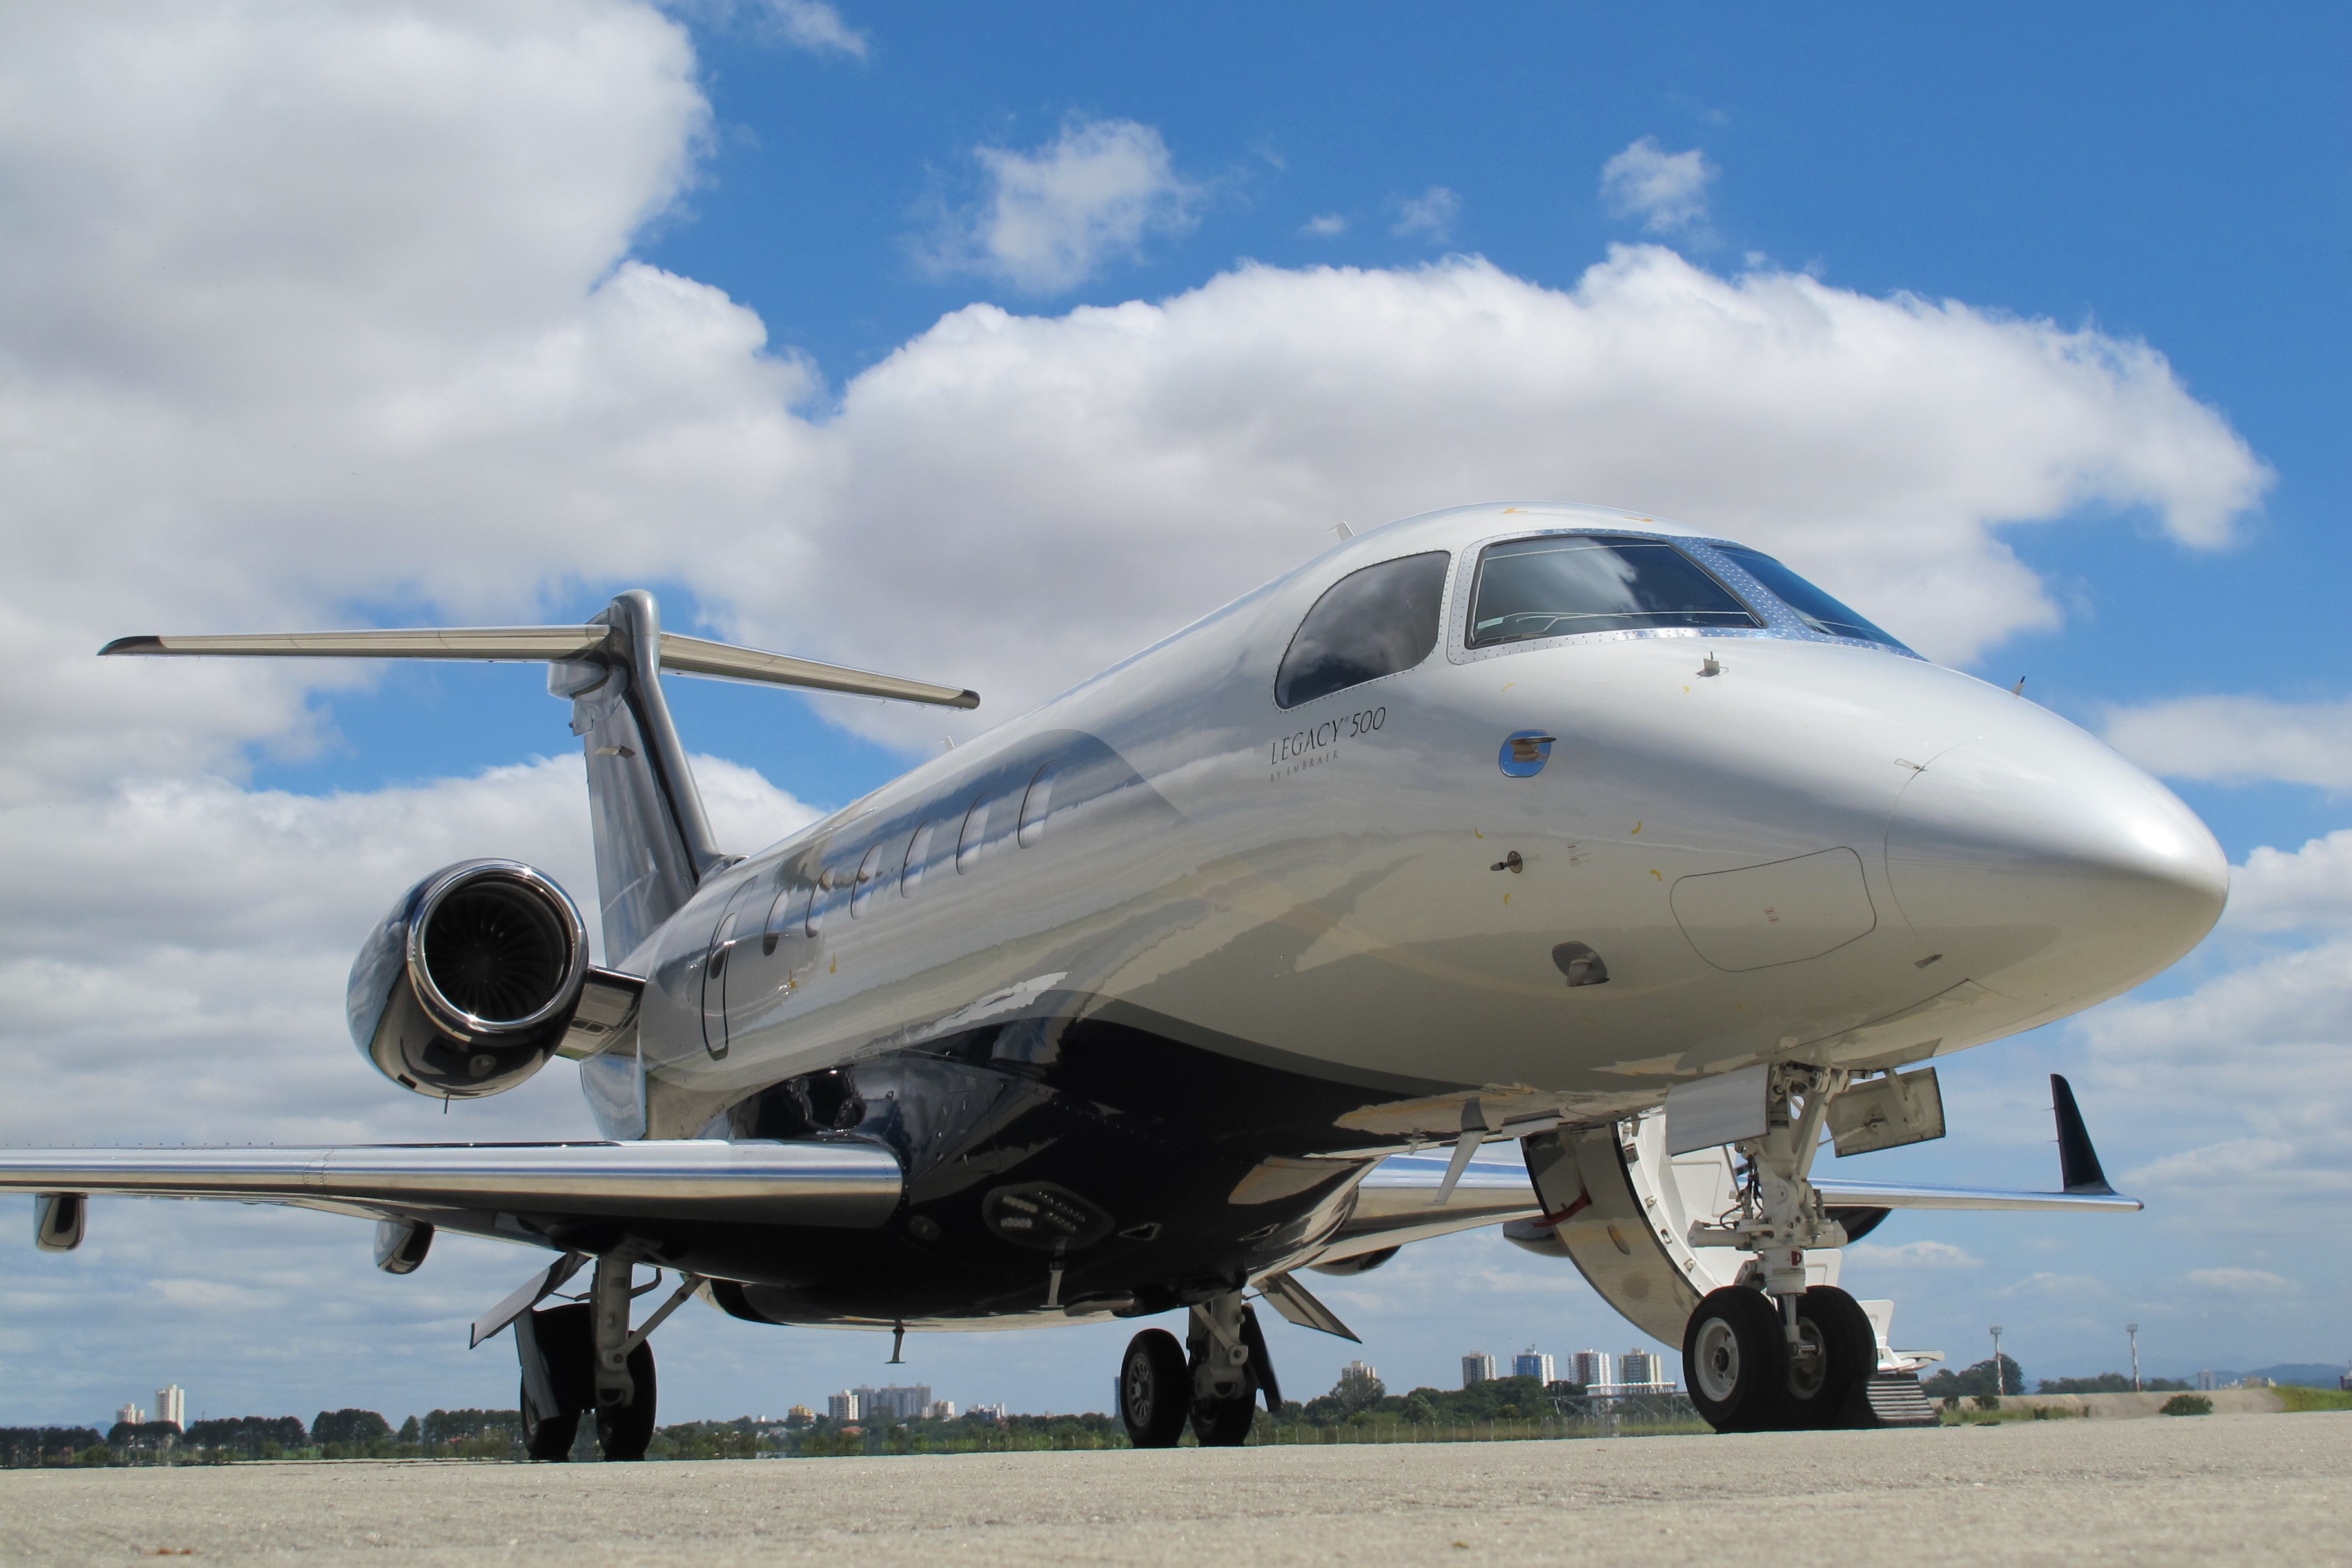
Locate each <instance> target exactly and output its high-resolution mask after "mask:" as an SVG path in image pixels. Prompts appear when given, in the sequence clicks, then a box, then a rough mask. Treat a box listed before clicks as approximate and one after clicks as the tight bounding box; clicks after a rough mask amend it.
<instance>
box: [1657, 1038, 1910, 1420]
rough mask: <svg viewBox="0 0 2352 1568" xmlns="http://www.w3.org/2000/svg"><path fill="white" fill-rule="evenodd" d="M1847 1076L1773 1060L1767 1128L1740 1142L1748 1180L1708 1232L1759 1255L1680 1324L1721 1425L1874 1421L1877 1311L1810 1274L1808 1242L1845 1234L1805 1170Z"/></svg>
mask: <svg viewBox="0 0 2352 1568" xmlns="http://www.w3.org/2000/svg"><path fill="white" fill-rule="evenodd" d="M1846 1077H1847V1075H1846V1073H1845V1071H1844V1070H1843V1068H1812V1067H1804V1066H1801V1065H1795V1064H1787V1063H1784V1064H1780V1065H1779V1066H1776V1067H1774V1068H1772V1070H1771V1073H1770V1076H1769V1079H1768V1085H1767V1091H1766V1093H1767V1099H1766V1117H1765V1131H1764V1132H1763V1134H1762V1135H1761V1136H1760V1137H1757V1138H1751V1139H1748V1140H1746V1141H1745V1142H1741V1143H1740V1144H1739V1145H1738V1148H1739V1151H1740V1152H1741V1153H1742V1154H1744V1155H1745V1156H1746V1157H1747V1160H1748V1184H1747V1186H1746V1188H1745V1189H1744V1190H1743V1191H1742V1192H1741V1194H1740V1195H1739V1207H1738V1212H1737V1214H1736V1215H1734V1216H1733V1218H1732V1219H1731V1221H1730V1223H1729V1224H1727V1225H1724V1226H1716V1227H1710V1228H1711V1229H1712V1232H1713V1234H1712V1235H1711V1236H1709V1237H1707V1239H1709V1240H1712V1241H1713V1242H1715V1243H1716V1244H1717V1245H1718V1246H1730V1247H1740V1248H1742V1249H1744V1250H1746V1251H1748V1252H1749V1253H1752V1254H1753V1255H1754V1256H1753V1258H1751V1260H1750V1261H1749V1262H1748V1264H1747V1265H1746V1266H1745V1267H1744V1268H1742V1269H1741V1270H1740V1278H1739V1282H1738V1283H1737V1284H1734V1285H1728V1286H1726V1287H1724V1288H1723V1289H1718V1290H1713V1291H1710V1292H1708V1293H1707V1295H1706V1297H1705V1298H1704V1299H1702V1300H1700V1302H1699V1304H1698V1307H1697V1309H1696V1310H1695V1311H1693V1312H1692V1313H1691V1315H1690V1321H1689V1322H1688V1323H1687V1324H1686V1325H1685V1328H1684V1330H1683V1369H1684V1374H1685V1386H1686V1387H1687V1388H1688V1389H1689V1390H1690V1398H1691V1403H1692V1404H1693V1405H1696V1406H1697V1407H1698V1413H1699V1414H1700V1415H1702V1416H1704V1417H1706V1421H1707V1424H1708V1425H1709V1426H1713V1427H1714V1428H1715V1429H1716V1430H1717V1431H1718V1432H1768V1431H1788V1430H1791V1429H1795V1428H1799V1427H1810V1426H1850V1425H1868V1424H1872V1423H1871V1422H1870V1421H1869V1419H1868V1418H1867V1410H1866V1401H1865V1397H1864V1395H1865V1391H1866V1389H1867V1387H1868V1385H1869V1383H1870V1376H1871V1373H1873V1372H1874V1371H1876V1370H1877V1366H1878V1338H1877V1335H1876V1333H1875V1332H1874V1331H1873V1330H1872V1328H1871V1326H1870V1319H1869V1316H1868V1314H1866V1313H1864V1311H1863V1310H1862V1307H1861V1304H1860V1303H1858V1302H1857V1301H1855V1300H1854V1299H1853V1297H1852V1296H1849V1295H1847V1294H1846V1293H1845V1292H1844V1291H1843V1290H1841V1289H1837V1288H1836V1287H1835V1286H1832V1285H1814V1286H1808V1285H1807V1284H1806V1283H1805V1251H1806V1249H1807V1248H1808V1247H1843V1246H1844V1245H1845V1242H1846V1235H1845V1227H1844V1226H1841V1225H1840V1224H1838V1222H1837V1221H1835V1220H1833V1219H1831V1218H1830V1217H1829V1216H1828V1215H1826V1214H1825V1213H1824V1212H1823V1209H1822V1195H1821V1194H1820V1192H1819V1191H1817V1190H1816V1189H1815V1188H1814V1186H1813V1184H1812V1183H1811V1181H1810V1180H1809V1179H1808V1174H1809V1173H1810V1172H1811V1169H1812V1163H1813V1154H1814V1152H1815V1150H1816V1148H1817V1147H1818V1146H1819V1144H1820V1142H1821V1135H1822V1124H1823V1123H1824V1121H1826V1120H1827V1118H1828V1115H1829V1108H1830V1101H1831V1100H1833V1099H1835V1098H1836V1097H1837V1095H1838V1093H1839V1092H1840V1091H1841V1090H1843V1089H1844V1088H1845V1084H1846Z"/></svg>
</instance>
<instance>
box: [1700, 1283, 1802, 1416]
mask: <svg viewBox="0 0 2352 1568" xmlns="http://www.w3.org/2000/svg"><path fill="white" fill-rule="evenodd" d="M1683 1385H1684V1387H1685V1388H1687V1389H1688V1390H1689V1391H1690V1401H1691V1404H1693V1405H1696V1406H1697V1408H1698V1413H1699V1415H1701V1416H1702V1417H1704V1418H1705V1419H1706V1424H1707V1425H1708V1426H1712V1427H1714V1428H1715V1429H1716V1430H1717V1431H1718V1432H1769V1431H1774V1430H1777V1429H1779V1428H1780V1427H1782V1426H1787V1425H1789V1422H1788V1419H1787V1409H1788V1403H1789V1342H1788V1337H1787V1334H1786V1332H1785V1331H1783V1329H1782V1327H1781V1324H1780V1310H1779V1309H1778V1308H1776V1307H1775V1306H1774V1305H1773V1302H1772V1298H1770V1297H1769V1296H1767V1295H1765V1294H1764V1293H1763V1292H1762V1291H1761V1290H1756V1289H1749V1288H1748V1287H1747V1286H1745V1285H1727V1286H1725V1287H1723V1288H1722V1289H1718V1290H1710V1291H1709V1292H1707V1294H1706V1297H1705V1298H1704V1299H1703V1300H1700V1302H1699V1304H1698V1307H1697V1309H1696V1310H1694V1311H1693V1312H1692V1313H1691V1315H1690V1321H1689V1322H1687V1323H1686V1324H1685V1325H1684V1327H1683Z"/></svg>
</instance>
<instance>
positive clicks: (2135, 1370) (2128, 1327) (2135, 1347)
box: [2124, 1323, 2139, 1394]
mask: <svg viewBox="0 0 2352 1568" xmlns="http://www.w3.org/2000/svg"><path fill="white" fill-rule="evenodd" d="M2124 1332H2126V1333H2127V1334H2129V1335H2130V1336H2131V1347H2132V1392H2133V1393H2134V1394H2137V1393H2138V1392H2139V1325H2138V1324H2137V1323H2126V1324H2125V1325H2124Z"/></svg>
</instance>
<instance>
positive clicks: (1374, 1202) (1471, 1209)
mask: <svg viewBox="0 0 2352 1568" xmlns="http://www.w3.org/2000/svg"><path fill="white" fill-rule="evenodd" d="M2052 1090H2053V1095H2054V1097H2055V1105H2054V1108H2053V1109H2054V1110H2055V1112H2056V1116H2057V1123H2058V1155H2059V1173H2060V1174H2059V1180H2060V1182H2061V1184H2062V1185H2061V1187H2060V1189H2059V1190H2058V1191H2055V1192H2017V1191H2011V1190H2007V1189H2002V1188H1996V1187H1944V1186H1921V1185H1917V1184H1906V1183H1900V1182H1857V1181H1849V1180H1845V1179H1843V1178H1840V1177H1836V1176H1822V1175H1817V1176H1814V1177H1813V1178H1812V1183H1813V1185H1814V1187H1815V1188H1816V1189H1818V1190H1819V1191H1820V1193H1821V1194H1822V1198H1823V1200H1824V1201H1825V1202H1826V1203H1827V1204H1828V1205H1829V1206H1831V1207H1832V1208H1833V1209H1848V1208H1850V1209H1996V1210H2010V1211H2019V1210H2073V1211H2077V1212H2080V1211H2085V1210H2087V1211H2092V1212H2099V1213H2107V1214H2117V1213H2124V1214H2129V1213H2135V1212H2137V1211H2138V1210H2139V1209H2141V1208H2143V1207H2145V1206H2146V1205H2143V1204H2142V1203H2141V1202H2140V1201H2139V1200H2138V1199H2137V1198H2134V1197H2126V1196H2125V1195H2124V1194H2121V1193H2118V1192H2116V1190H2115V1189H2114V1188H2113V1187H2111V1186H2109V1185H2108V1184H2107V1178H2106V1174H2105V1172H2104V1171H2103V1170H2102V1169H2101V1167H2100V1165H2099V1157H2098V1155H2097V1153H2096V1152H2095V1151H2094V1150H2093V1149H2092V1147H2091V1140H2090V1135H2089V1133H2088V1132H2086V1131H2084V1127H2083V1118H2082V1113H2081V1111H2080V1110H2077V1109H2076V1108H2075V1105H2074V1094H2073V1091H2072V1090H2071V1089H2068V1088H2067V1086H2066V1082H2065V1080H2064V1079H2053V1081H2052ZM1450 1165H1451V1161H1450V1160H1449V1159H1448V1157H1447V1156H1446V1154H1445V1153H1444V1151H1442V1150H1433V1151H1431V1152H1423V1153H1412V1154H1391V1155H1390V1156H1389V1157H1388V1158H1387V1159H1385V1160H1382V1161H1381V1163H1379V1164H1378V1165H1377V1166H1375V1167H1373V1169H1372V1172H1371V1173H1370V1175H1368V1176H1366V1177H1365V1178H1364V1180H1363V1183H1362V1184H1361V1185H1360V1187H1359V1188H1358V1197H1357V1202H1356V1209H1355V1212H1354V1214H1353V1215H1350V1216H1349V1220H1348V1223H1347V1224H1346V1225H1345V1226H1342V1227H1341V1228H1340V1232H1339V1238H1338V1239H1337V1240H1336V1241H1334V1242H1333V1244H1332V1245H1331V1246H1330V1247H1328V1248H1327V1249H1325V1251H1324V1252H1323V1253H1322V1254H1320V1255H1319V1256H1318V1258H1317V1259H1316V1261H1317V1262H1318V1263H1336V1262H1339V1261H1341V1260H1343V1259H1346V1258H1357V1257H1361V1256H1362V1255H1364V1254H1365V1253H1368V1252H1379V1251H1382V1250H1384V1249H1386V1248H1389V1247H1402V1246H1403V1245H1404V1244H1406V1243H1407V1242H1413V1241H1423V1240H1426V1239H1428V1238H1429V1237H1435V1236H1446V1235H1450V1234H1451V1233H1453V1232H1454V1231H1458V1230H1473V1229H1475V1228H1477V1227H1478V1226H1488V1225H1501V1224H1504V1223H1506V1222H1507V1221H1510V1220H1515V1219H1534V1218H1539V1217H1540V1216H1541V1215H1542V1214H1543V1205H1542V1204H1541V1203H1540V1202H1538V1199H1537V1197H1536V1193H1535V1187H1534V1185H1533V1184H1532V1183H1530V1182H1529V1181H1528V1172H1527V1166H1526V1165H1525V1163H1523V1162H1522V1161H1521V1160H1520V1159H1519V1158H1518V1157H1517V1155H1515V1154H1514V1155H1504V1156H1500V1157H1497V1158H1493V1159H1486V1158H1479V1157H1476V1156H1474V1157H1473V1158H1472V1159H1471V1160H1470V1161H1469V1162H1468V1163H1466V1164H1465V1165H1464V1166H1463V1168H1462V1174H1461V1177H1460V1179H1459V1181H1458V1182H1457V1183H1456V1184H1455V1186H1454V1193H1453V1195H1452V1196H1451V1197H1449V1198H1448V1199H1447V1200H1446V1201H1445V1203H1444V1204H1443V1205H1438V1204H1435V1203H1434V1202H1433V1200H1434V1198H1435V1197H1436V1194H1438V1192H1439V1191H1440V1190H1442V1189H1443V1188H1444V1184H1445V1177H1446V1173H1447V1170H1448V1169H1449V1167H1450Z"/></svg>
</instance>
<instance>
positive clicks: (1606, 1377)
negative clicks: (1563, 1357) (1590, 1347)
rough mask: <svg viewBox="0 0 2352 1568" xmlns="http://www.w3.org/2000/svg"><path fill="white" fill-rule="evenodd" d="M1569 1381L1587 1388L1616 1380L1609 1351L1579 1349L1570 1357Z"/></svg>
mask: <svg viewBox="0 0 2352 1568" xmlns="http://www.w3.org/2000/svg"><path fill="white" fill-rule="evenodd" d="M1568 1367H1569V1371H1568V1381H1569V1382H1570V1383H1580V1384H1584V1386H1585V1387H1587V1388H1593V1387H1597V1386H1599V1385H1600V1384H1604V1383H1612V1382H1614V1381H1615V1378H1614V1376H1613V1375H1612V1373H1611V1372H1610V1368H1609V1352H1607V1351H1579V1352H1576V1353H1575V1354H1574V1355H1572V1356H1570V1357H1569V1358H1568Z"/></svg>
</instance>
